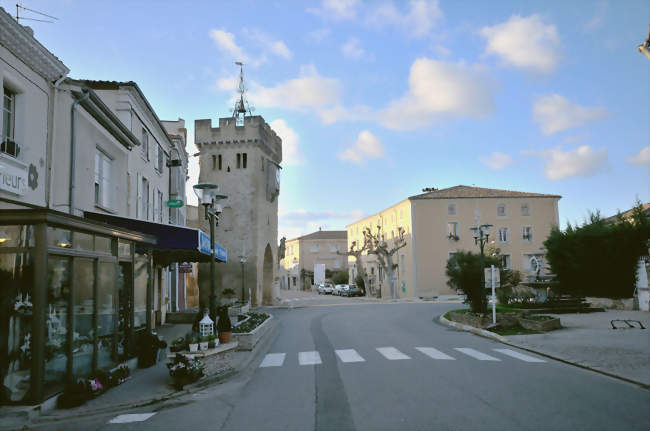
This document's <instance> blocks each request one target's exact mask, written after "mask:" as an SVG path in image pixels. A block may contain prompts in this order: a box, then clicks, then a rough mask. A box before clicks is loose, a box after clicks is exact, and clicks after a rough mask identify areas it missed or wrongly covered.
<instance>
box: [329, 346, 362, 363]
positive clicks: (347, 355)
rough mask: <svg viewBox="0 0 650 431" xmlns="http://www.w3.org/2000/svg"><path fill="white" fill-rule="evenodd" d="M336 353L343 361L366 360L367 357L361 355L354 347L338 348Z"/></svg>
mask: <svg viewBox="0 0 650 431" xmlns="http://www.w3.org/2000/svg"><path fill="white" fill-rule="evenodd" d="M336 354H337V355H338V357H339V359H340V360H341V361H342V362H364V361H365V359H363V358H362V357H361V355H360V354H358V353H357V351H356V350H354V349H342V350H336Z"/></svg>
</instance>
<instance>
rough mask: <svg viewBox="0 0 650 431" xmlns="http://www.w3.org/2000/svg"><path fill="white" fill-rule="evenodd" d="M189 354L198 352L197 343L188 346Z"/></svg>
mask: <svg viewBox="0 0 650 431" xmlns="http://www.w3.org/2000/svg"><path fill="white" fill-rule="evenodd" d="M189 346H190V352H198V351H199V343H193V344H190V345H189Z"/></svg>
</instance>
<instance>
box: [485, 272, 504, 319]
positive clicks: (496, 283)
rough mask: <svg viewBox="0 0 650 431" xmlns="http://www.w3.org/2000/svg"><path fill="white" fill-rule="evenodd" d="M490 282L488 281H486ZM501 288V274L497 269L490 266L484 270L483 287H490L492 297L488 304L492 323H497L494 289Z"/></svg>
mask: <svg viewBox="0 0 650 431" xmlns="http://www.w3.org/2000/svg"><path fill="white" fill-rule="evenodd" d="M488 280H490V281H488ZM500 286H501V274H500V273H499V268H495V267H494V265H490V267H489V268H485V287H486V288H488V287H492V297H491V298H490V302H491V303H492V323H493V324H496V323H497V297H496V293H495V291H494V289H495V288H496V287H500Z"/></svg>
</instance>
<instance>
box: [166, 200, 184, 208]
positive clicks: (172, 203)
mask: <svg viewBox="0 0 650 431" xmlns="http://www.w3.org/2000/svg"><path fill="white" fill-rule="evenodd" d="M167 206H168V207H169V208H180V207H182V206H183V201H182V200H180V199H170V200H168V201H167Z"/></svg>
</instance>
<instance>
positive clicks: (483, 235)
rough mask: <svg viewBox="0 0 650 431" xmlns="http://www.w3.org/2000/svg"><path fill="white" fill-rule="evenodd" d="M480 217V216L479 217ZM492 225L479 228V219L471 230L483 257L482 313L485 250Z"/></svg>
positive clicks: (480, 260) (482, 307)
mask: <svg viewBox="0 0 650 431" xmlns="http://www.w3.org/2000/svg"><path fill="white" fill-rule="evenodd" d="M477 217H478V216H477ZM491 227H492V225H491V224H482V225H480V226H479V224H478V218H477V223H476V226H474V227H471V228H469V230H471V231H472V237H473V238H474V244H477V245H478V246H479V248H480V249H481V255H480V257H479V262H480V263H479V264H480V266H481V313H482V312H483V311H484V310H485V290H484V289H485V271H484V270H483V266H484V263H483V249H484V247H485V244H487V242H488V240H489V238H490V228H491Z"/></svg>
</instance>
